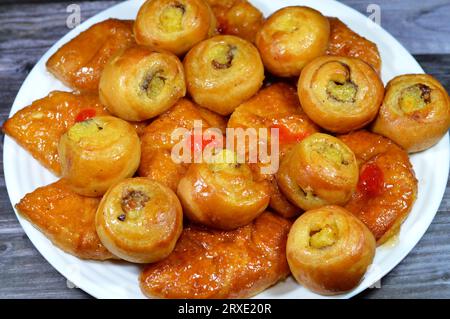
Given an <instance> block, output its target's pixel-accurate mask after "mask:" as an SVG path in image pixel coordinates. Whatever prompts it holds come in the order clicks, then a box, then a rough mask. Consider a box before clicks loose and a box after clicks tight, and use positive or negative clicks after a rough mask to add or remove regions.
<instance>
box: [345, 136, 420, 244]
mask: <svg viewBox="0 0 450 319" xmlns="http://www.w3.org/2000/svg"><path fill="white" fill-rule="evenodd" d="M340 139H341V140H342V141H343V142H344V143H345V144H347V146H348V147H350V148H351V149H352V150H353V152H354V153H355V155H356V158H357V160H358V163H359V167H360V174H359V175H360V177H359V181H358V186H357V188H356V192H355V193H354V194H353V195H352V198H351V199H350V201H349V202H348V203H347V205H346V206H345V208H346V209H348V210H349V211H350V212H352V213H353V214H354V215H355V216H356V217H358V218H359V219H360V220H362V221H363V222H364V223H365V224H366V226H367V227H368V228H369V229H370V230H371V232H372V233H373V234H374V236H375V239H376V240H377V244H378V245H381V244H383V243H384V242H386V241H387V240H388V239H389V238H391V237H392V236H393V235H395V234H397V233H398V231H399V230H400V226H401V224H402V223H403V221H404V220H405V219H406V217H408V214H409V213H410V211H411V209H412V206H413V204H414V202H415V200H416V197H417V179H416V178H415V176H414V171H413V168H412V165H411V162H410V161H409V158H408V154H407V153H406V152H405V151H404V150H403V149H401V148H400V147H399V146H397V145H396V144H395V143H393V142H392V141H390V140H389V139H387V138H384V137H382V136H379V135H377V134H372V133H369V132H366V131H358V132H355V133H351V134H348V135H344V136H341V137H340Z"/></svg>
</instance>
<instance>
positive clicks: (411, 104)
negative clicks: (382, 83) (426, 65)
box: [372, 74, 450, 153]
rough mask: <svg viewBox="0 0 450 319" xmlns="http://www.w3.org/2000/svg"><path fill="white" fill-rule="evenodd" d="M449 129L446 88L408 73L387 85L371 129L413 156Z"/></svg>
mask: <svg viewBox="0 0 450 319" xmlns="http://www.w3.org/2000/svg"><path fill="white" fill-rule="evenodd" d="M449 128H450V99H449V96H448V94H447V92H446V90H445V88H444V87H443V86H442V85H441V84H440V83H439V82H438V81H437V80H436V79H435V78H433V77H432V76H431V75H427V74H408V75H400V76H397V77H395V78H394V79H392V80H391V81H390V82H389V83H388V85H387V87H386V95H385V97H384V101H383V105H382V106H381V109H380V113H379V114H378V117H377V119H376V121H375V123H374V125H373V128H372V129H373V131H374V132H375V133H378V134H381V135H384V136H386V137H389V138H390V139H391V140H393V141H394V142H396V143H397V144H398V145H400V146H402V147H403V148H404V149H405V150H407V151H408V152H411V153H412V152H420V151H423V150H426V149H427V148H430V147H431V146H433V145H434V144H436V143H437V142H438V141H439V140H440V139H441V137H442V136H444V135H445V133H447V131H448V129H449Z"/></svg>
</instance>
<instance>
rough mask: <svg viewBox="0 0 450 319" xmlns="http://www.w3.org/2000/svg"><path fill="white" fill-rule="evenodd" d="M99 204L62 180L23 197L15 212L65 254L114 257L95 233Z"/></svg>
mask: <svg viewBox="0 0 450 319" xmlns="http://www.w3.org/2000/svg"><path fill="white" fill-rule="evenodd" d="M99 202H100V199H98V198H89V197H84V196H81V195H78V194H77V193H75V192H73V191H72V190H71V189H70V187H69V185H68V184H67V181H65V180H63V179H62V180H59V181H57V182H55V183H53V184H50V185H47V186H44V187H39V188H38V189H36V190H34V191H33V192H31V193H29V194H27V195H25V197H24V198H22V199H21V200H20V202H19V203H18V204H17V205H16V209H17V211H18V212H19V213H20V215H21V216H22V217H24V218H25V219H27V220H28V221H29V222H30V223H32V224H33V226H34V227H36V228H37V229H39V230H40V231H41V232H42V233H43V234H44V235H45V236H47V237H48V238H49V239H50V240H51V241H52V243H53V244H54V245H55V246H57V247H59V248H61V249H62V250H64V251H65V252H66V253H69V254H71V255H74V256H76V257H79V258H82V259H95V260H105V259H111V258H114V257H113V255H112V254H111V253H110V252H109V251H108V250H107V249H106V248H105V246H103V245H102V243H101V241H100V239H99V238H98V235H97V232H96V230H95V222H94V219H95V211H96V210H97V207H98V204H99Z"/></svg>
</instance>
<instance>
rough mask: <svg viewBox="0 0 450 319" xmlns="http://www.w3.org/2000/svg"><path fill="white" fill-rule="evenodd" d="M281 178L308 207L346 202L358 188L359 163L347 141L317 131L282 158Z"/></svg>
mask: <svg viewBox="0 0 450 319" xmlns="http://www.w3.org/2000/svg"><path fill="white" fill-rule="evenodd" d="M277 181H278V185H279V186H280V188H281V191H282V192H283V194H284V195H286V197H287V198H288V199H289V200H290V201H291V202H292V203H294V204H295V205H297V206H298V207H300V208H302V209H304V210H309V209H315V208H319V207H321V206H324V205H327V204H337V205H342V204H345V203H346V202H347V201H348V200H349V199H350V197H351V196H352V193H353V192H354V191H355V188H356V185H357V183H358V164H357V162H356V159H355V155H354V154H353V152H352V151H351V150H350V149H349V148H348V147H347V146H346V145H345V144H344V143H343V142H341V141H340V140H338V139H337V138H335V137H333V136H331V135H327V134H322V133H315V134H313V135H311V136H309V137H307V138H305V139H304V140H303V141H302V142H300V143H299V144H297V145H296V146H295V147H294V148H293V149H292V150H291V151H290V152H289V153H288V154H286V156H285V157H284V158H283V159H282V160H281V165H280V169H279V171H278V173H277Z"/></svg>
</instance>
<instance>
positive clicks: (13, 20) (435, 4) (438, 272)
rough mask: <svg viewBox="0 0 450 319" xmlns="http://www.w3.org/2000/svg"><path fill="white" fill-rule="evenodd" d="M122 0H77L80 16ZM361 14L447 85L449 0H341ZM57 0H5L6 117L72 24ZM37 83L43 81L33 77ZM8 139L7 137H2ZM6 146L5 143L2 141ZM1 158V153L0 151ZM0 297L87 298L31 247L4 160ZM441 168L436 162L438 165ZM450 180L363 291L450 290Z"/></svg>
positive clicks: (0, 83) (1, 16)
mask: <svg viewBox="0 0 450 319" xmlns="http://www.w3.org/2000/svg"><path fill="white" fill-rule="evenodd" d="M278 1H282V0H278ZM118 2H119V1H76V3H77V4H79V5H80V7H81V16H82V21H84V20H86V19H87V18H89V17H91V16H92V15H94V14H96V13H98V12H100V11H102V10H104V9H106V8H108V7H110V6H112V5H114V4H116V3H118ZM342 2H344V3H346V4H348V5H349V6H351V7H353V8H355V9H356V10H358V11H360V12H361V13H363V14H366V15H369V14H370V13H367V6H368V5H369V4H370V3H376V4H378V5H380V8H381V24H382V26H383V27H384V28H385V29H386V30H388V31H389V32H390V33H391V34H392V35H393V36H394V37H396V38H397V39H398V40H399V41H400V42H401V43H403V45H405V47H406V48H407V49H408V50H409V51H410V52H411V53H412V54H414V56H415V57H416V59H417V60H418V61H419V63H420V64H421V65H422V66H423V68H424V69H425V71H426V72H427V73H430V74H432V75H434V76H436V77H437V78H438V79H439V80H440V81H441V82H442V83H443V84H444V86H445V87H446V88H447V90H448V91H450V23H449V21H450V1H449V0H427V1H423V0H414V1H412V0H402V1H399V0H376V1H372V0H344V1H342ZM71 3H73V2H68V1H55V0H53V1H52V0H43V1H38V0H27V1H25V0H21V1H18V0H0V117H1V122H3V121H4V120H5V119H6V118H7V116H8V113H9V111H10V107H11V104H12V103H13V100H14V98H15V96H16V94H17V91H18V90H19V88H20V85H21V84H22V82H23V80H24V79H25V78H26V76H27V74H28V72H29V71H30V70H31V68H32V67H33V65H34V64H35V63H36V62H37V61H38V60H39V58H40V57H41V56H42V55H43V54H44V53H45V51H47V50H48V49H49V48H50V47H51V46H52V45H53V44H54V43H55V42H56V41H57V40H58V39H59V38H61V37H62V36H63V35H64V34H66V33H67V32H68V31H69V30H68V28H67V27H66V19H67V16H68V13H67V12H66V9H67V6H68V5H69V4H71ZM36 85H39V83H36ZM1 141H2V142H3V139H1ZM1 145H2V146H3V144H1ZM0 161H1V159H0ZM0 167H1V171H0V174H1V175H0V298H89V295H87V294H86V293H84V292H83V291H81V290H79V289H71V288H68V285H67V282H66V279H65V278H64V277H62V276H61V275H60V274H59V273H58V272H57V271H56V270H55V269H53V267H52V266H50V265H49V264H48V263H47V262H46V260H45V259H44V258H43V257H42V256H41V255H40V254H39V253H38V251H37V250H36V249H35V248H34V247H33V245H32V244H31V242H30V241H29V240H28V238H27V236H26V235H25V233H24V232H23V230H22V228H21V227H20V225H19V223H18V221H17V219H16V217H15V215H14V212H13V210H12V207H11V204H10V202H9V198H8V195H7V193H6V188H5V182H4V178H3V176H4V174H3V165H0ZM436 169H439V168H436ZM449 212H450V187H449V184H447V190H446V193H445V195H444V199H443V201H442V203H441V206H440V208H439V212H438V213H437V215H436V218H435V219H434V221H433V223H432V224H431V226H430V228H429V229H428V231H427V232H426V234H425V236H424V237H423V238H422V239H421V241H420V242H419V244H418V245H417V246H416V247H415V248H414V250H413V251H412V252H410V254H409V255H408V257H406V258H405V259H404V260H403V262H401V263H400V264H399V265H398V266H397V267H396V268H395V269H394V270H393V271H391V272H390V273H389V274H388V275H387V276H386V277H384V278H383V279H382V281H381V289H375V288H374V289H368V290H366V291H365V292H363V293H362V294H360V295H359V297H363V298H389V299H392V298H450V266H449V265H450V215H449Z"/></svg>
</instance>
